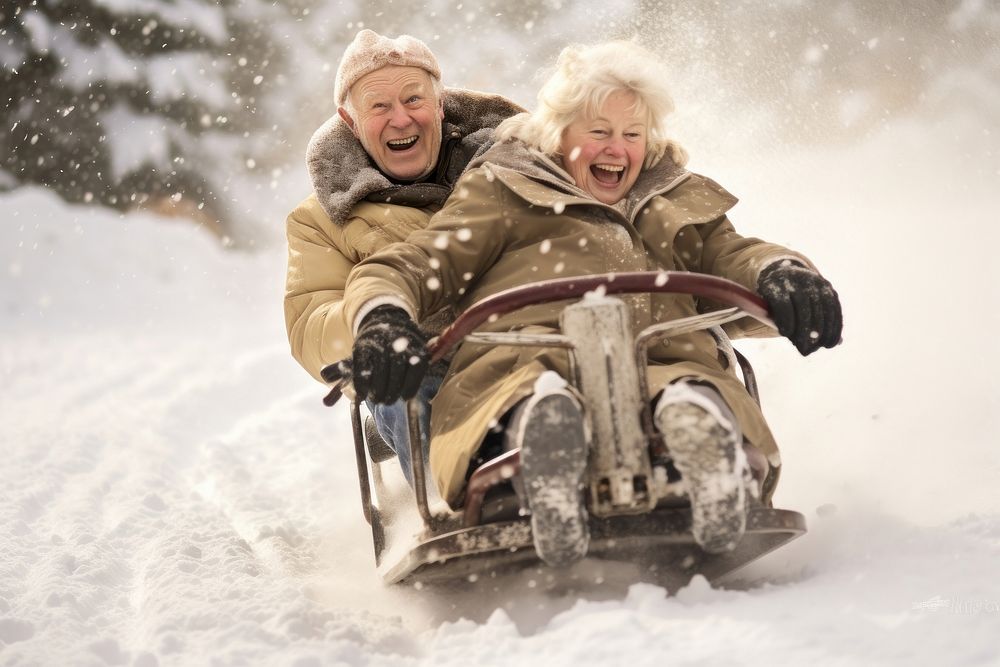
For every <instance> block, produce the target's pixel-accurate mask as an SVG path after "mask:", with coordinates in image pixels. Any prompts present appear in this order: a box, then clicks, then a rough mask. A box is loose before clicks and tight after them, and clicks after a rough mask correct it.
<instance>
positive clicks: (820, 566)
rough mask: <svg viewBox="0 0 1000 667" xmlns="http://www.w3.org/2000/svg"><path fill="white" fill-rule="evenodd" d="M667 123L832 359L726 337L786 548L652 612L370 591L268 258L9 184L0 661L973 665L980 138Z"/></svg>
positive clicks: (980, 607) (357, 527)
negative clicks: (787, 286) (764, 251)
mask: <svg viewBox="0 0 1000 667" xmlns="http://www.w3.org/2000/svg"><path fill="white" fill-rule="evenodd" d="M966 6H967V7H973V8H974V7H975V3H967V5H966ZM970 11H971V10H970ZM864 37H865V38H866V39H867V35H865V36H864ZM880 48H881V47H880ZM983 94H984V95H985V94H986V92H985V89H984V93H983ZM684 108H685V107H683V106H682V107H681V109H684ZM694 111H695V109H690V110H689V111H688V112H686V113H687V115H686V116H685V118H686V120H685V122H686V123H688V125H687V128H688V129H689V131H688V132H687V133H686V134H685V138H686V140H685V141H684V143H685V146H686V147H687V148H688V149H689V150H690V152H691V154H692V155H693V156H694V159H693V162H692V165H691V166H692V168H694V169H695V170H697V171H700V172H703V173H706V174H708V175H710V176H712V177H713V178H715V179H717V180H718V181H719V182H720V183H722V184H723V185H724V186H725V187H727V188H729V189H731V190H732V191H733V192H734V193H736V194H737V195H738V196H740V198H741V202H740V204H739V205H738V206H737V208H736V209H734V211H733V213H732V217H733V220H734V222H735V224H736V226H737V229H739V230H740V231H743V232H745V233H748V234H753V235H758V236H761V237H763V238H768V239H773V240H775V241H778V242H781V243H785V244H787V245H789V246H791V247H793V248H795V249H800V250H802V251H804V252H806V253H807V254H808V255H809V256H810V258H811V259H813V260H814V261H815V262H816V264H817V265H818V266H819V267H820V268H821V269H822V270H823V272H824V274H825V275H826V276H827V277H828V278H829V279H830V280H831V281H832V282H833V284H834V285H835V287H836V288H837V289H838V291H839V292H840V295H841V297H842V299H843V302H844V306H845V323H846V325H845V326H846V328H845V333H844V344H843V345H842V346H841V347H840V348H838V349H836V350H833V351H829V350H823V351H820V352H818V353H817V354H815V355H812V356H810V357H808V358H805V359H803V358H801V357H800V356H798V354H797V353H796V352H795V351H794V349H793V348H792V346H791V345H790V344H788V343H787V342H785V341H767V342H753V343H751V344H747V343H744V344H741V348H742V349H743V350H744V351H746V352H747V353H748V354H749V355H750V357H751V359H752V360H753V361H754V363H755V368H756V370H757V375H758V380H759V382H760V385H761V393H762V398H763V401H764V408H765V413H766V414H767V415H768V417H769V421H770V423H771V426H772V428H773V429H774V431H775V434H776V436H777V439H778V442H779V443H781V445H782V459H783V461H784V469H783V474H782V481H781V485H780V486H779V489H778V492H777V495H776V501H777V503H778V505H779V506H781V507H787V508H792V509H797V510H799V511H801V512H803V513H804V514H805V515H806V517H807V521H808V522H809V528H810V532H809V533H808V534H807V535H806V536H805V537H803V538H802V539H800V540H798V541H796V542H794V543H792V544H790V545H789V546H788V547H787V548H785V549H783V550H781V551H779V552H777V553H775V554H772V555H771V556H769V557H767V558H765V559H764V560H762V561H760V562H759V563H757V564H754V565H752V566H751V567H749V568H748V569H747V570H746V571H745V572H744V573H742V575H741V576H740V577H738V578H737V579H736V580H735V581H733V582H732V583H731V584H730V585H729V586H728V587H727V588H715V589H713V588H711V587H710V586H709V585H708V584H707V582H705V581H704V580H695V581H693V582H692V583H691V584H690V585H689V586H688V587H686V588H685V589H683V590H681V591H680V592H679V593H678V594H677V595H675V596H667V594H666V592H665V591H664V590H663V589H661V588H657V587H654V586H649V585H645V584H635V585H631V586H628V585H626V586H624V587H623V588H622V589H621V590H617V589H613V587H611V586H604V585H596V584H595V587H594V590H592V591H587V592H586V594H582V595H560V594H559V593H558V592H554V593H546V592H545V591H544V590H543V589H544V581H543V580H541V579H539V578H537V577H536V575H534V574H533V573H527V574H526V575H525V576H524V577H523V578H520V579H516V580H513V581H498V580H495V579H493V578H492V577H490V576H489V573H483V575H482V576H480V577H479V579H478V580H477V581H476V582H464V583H463V584H461V585H460V586H458V587H457V588H456V590H453V591H438V590H428V589H424V590H415V589H411V588H393V589H387V588H384V587H383V586H382V585H381V584H380V583H379V581H378V579H377V576H376V573H375V567H374V562H373V559H372V556H371V545H370V537H369V535H370V534H369V532H368V529H367V525H366V524H365V522H364V519H363V518H362V516H361V511H360V500H359V497H358V489H357V481H356V478H355V464H354V454H353V450H352V443H351V427H350V422H349V419H348V416H347V414H346V411H345V409H344V408H343V406H341V407H339V408H338V409H335V410H329V409H326V408H324V407H323V406H322V405H321V403H320V400H321V398H322V395H323V393H324V392H323V388H322V387H321V386H320V385H318V384H316V383H315V382H313V381H312V380H311V379H310V378H309V377H308V376H307V375H306V374H305V372H304V371H302V370H301V369H300V368H299V367H298V366H297V365H296V364H295V363H294V362H293V361H292V360H291V357H290V356H289V354H288V350H287V342H286V339H285V333H284V329H283V321H282V311H281V297H282V283H283V279H284V261H285V259H284V254H283V252H284V251H283V248H281V247H280V244H265V243H261V244H260V247H261V249H260V250H259V252H256V253H238V252H232V251H226V250H223V249H222V248H220V247H219V244H218V243H217V242H216V241H215V240H213V239H212V238H211V237H209V236H208V235H207V234H205V233H203V232H202V231H200V230H196V229H194V228H193V227H192V226H190V225H187V224H185V223H180V222H176V221H172V220H166V219H161V218H157V217H155V216H152V215H149V214H138V213H133V214H130V215H128V216H125V217H120V216H119V215H118V214H116V213H113V212H108V211H103V210H97V209H91V208H86V207H75V206H69V205H67V204H65V203H62V202H61V201H60V200H58V199H57V198H56V197H55V196H54V195H52V194H51V193H49V192H47V191H45V190H42V189H37V188H22V189H19V190H17V191H14V192H10V193H5V194H2V195H0V211H3V213H2V214H0V215H2V220H3V224H2V225H0V380H2V381H0V443H2V452H3V456H2V458H0V483H2V484H0V498H2V502H0V664H4V665H7V664H10V665H20V664H27V665H35V664H45V665H58V664H74V665H105V664H131V665H142V666H148V665H188V664H220V665H231V664H288V665H298V666H302V667H304V666H307V665H327V664H347V665H424V664H427V665H430V664H433V665H453V664H454V665H459V664H461V665H466V664H480V665H523V664H529V665H531V664H546V665H550V666H551V667H560V666H562V665H573V666H574V667H577V666H579V665H597V664H621V663H628V664H631V665H636V666H643V665H662V664H664V663H665V662H667V661H670V662H676V663H683V664H700V663H710V664H711V663H737V664H747V665H757V664H760V665H773V664H813V663H817V664H818V663H822V664H878V665H897V664H898V665H910V664H914V663H918V664H949V665H979V664H996V662H997V660H998V656H1000V642H998V641H997V639H996V637H997V635H998V632H997V629H998V624H1000V580H998V578H997V573H998V566H997V563H998V562H1000V494H998V493H997V491H996V482H997V479H1000V448H998V446H997V442H998V440H1000V438H998V436H1000V386H998V380H997V378H998V371H1000V365H998V362H997V357H996V353H995V352H994V350H993V348H992V345H991V338H990V336H991V333H992V332H994V331H997V330H998V328H1000V316H998V314H997V311H996V308H995V304H997V303H1000V293H998V291H1000V286H998V285H1000V283H998V281H997V280H995V278H994V277H993V276H992V275H991V274H990V273H989V268H988V267H992V266H994V265H995V262H994V255H995V252H996V250H995V249H996V248H997V247H998V242H1000V230H998V228H997V226H996V224H995V220H996V212H995V211H996V209H995V207H996V205H997V203H998V202H997V195H996V192H997V177H998V174H1000V162H998V156H1000V151H998V150H997V149H996V141H997V132H996V128H995V121H993V125H991V126H987V125H984V123H983V122H982V121H981V119H980V118H978V117H976V116H974V115H972V112H969V115H966V113H965V112H963V111H962V110H961V109H957V108H956V109H952V110H950V111H949V113H948V114H947V115H936V116H931V117H918V118H915V119H912V120H909V121H905V120H895V121H894V122H893V123H891V124H889V125H885V126H881V127H878V128H875V129H872V130H870V131H868V132H867V133H866V134H865V135H864V137H863V138H861V139H859V140H858V141H856V142H854V143H851V144H847V145H833V144H829V145H822V146H820V147H818V148H817V147H816V146H815V145H807V146H798V147H797V146H794V145H793V146H787V145H781V146H775V145H768V146H766V147H762V146H761V145H760V144H759V143H758V139H756V138H753V137H746V138H744V139H743V140H740V139H739V138H738V135H739V130H740V129H741V128H743V127H744V126H742V125H740V123H738V122H735V121H734V122H733V123H732V124H731V125H727V126H726V128H725V132H720V133H719V134H716V135H712V134H711V133H709V132H707V131H706V132H705V133H704V134H699V133H698V132H697V131H695V130H693V129H692V128H694V127H695V126H694V125H693V122H694V121H693V119H694V118H695V116H694V115H693V114H694ZM698 111H700V112H702V113H703V112H704V111H705V108H704V107H702V108H701V109H700V110H698ZM723 145H724V146H725V150H722V149H717V148H718V147H720V146H723ZM275 194H276V193H274V192H268V193H267V194H266V195H264V197H265V198H270V199H269V200H268V202H267V206H266V207H265V209H266V210H268V211H270V210H272V209H274V208H278V209H280V208H281V207H282V205H287V207H289V208H290V207H291V206H292V205H294V203H295V201H297V200H298V198H299V194H295V193H290V192H285V191H281V194H280V197H275V196H274V195H275ZM302 194H304V193H302ZM279 199H284V200H287V201H284V202H282V201H275V200H279ZM273 220H274V222H273V226H274V227H275V228H276V230H275V234H276V235H277V234H280V224H281V220H282V217H281V216H280V215H278V214H275V215H274V216H273ZM397 481H398V480H397ZM397 486H398V485H397ZM396 548H397V549H398V545H397V547H396ZM496 589H499V590H496Z"/></svg>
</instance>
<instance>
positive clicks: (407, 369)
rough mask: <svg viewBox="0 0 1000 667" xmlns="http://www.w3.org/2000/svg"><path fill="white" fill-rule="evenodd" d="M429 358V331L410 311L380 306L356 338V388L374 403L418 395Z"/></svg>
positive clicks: (353, 365)
mask: <svg viewBox="0 0 1000 667" xmlns="http://www.w3.org/2000/svg"><path fill="white" fill-rule="evenodd" d="M429 359H430V354H429V353H428V351H427V335H426V334H424V333H423V332H422V331H421V330H420V329H418V328H417V325H416V323H415V322H414V321H413V320H412V319H411V318H410V316H409V315H408V314H407V313H406V311H405V310H403V309H402V308H399V307H397V306H390V305H382V306H378V307H377V308H374V309H372V311H371V312H370V313H368V314H367V315H365V318H364V319H363V320H361V326H359V327H358V335H357V337H355V339H354V351H353V355H352V357H351V373H352V375H353V379H354V392H355V393H356V394H357V396H358V398H359V399H364V398H369V399H371V401H372V402H374V403H395V402H396V401H398V400H399V399H400V398H403V399H406V400H409V399H411V398H413V397H414V396H416V395H417V390H418V389H419V388H420V382H421V380H423V379H424V375H425V374H426V373H427V364H428V360H429Z"/></svg>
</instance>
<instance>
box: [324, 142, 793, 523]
mask: <svg viewBox="0 0 1000 667" xmlns="http://www.w3.org/2000/svg"><path fill="white" fill-rule="evenodd" d="M473 167H475V168H473ZM736 201H737V200H736V198H735V197H733V196H732V195H730V194H729V193H728V192H726V191H725V190H724V189H723V188H722V187H720V186H719V185H718V184H716V183H715V182H714V181H711V180H709V179H708V178H705V177H703V176H699V175H697V174H693V173H690V172H687V171H685V170H683V169H681V168H679V167H677V166H676V165H674V164H673V163H672V162H671V161H670V160H669V158H666V157H665V158H664V159H663V160H661V161H660V163H659V164H658V165H656V166H655V167H653V168H650V169H648V170H644V171H643V172H642V173H641V174H640V176H639V179H638V180H637V182H636V184H635V185H634V186H633V188H632V190H631V191H630V193H629V195H628V196H627V197H626V199H624V200H623V201H622V202H619V205H618V206H614V207H613V206H607V205H604V204H601V203H599V202H597V201H596V200H595V199H593V198H591V197H590V196H589V195H588V194H587V193H585V192H584V191H582V190H580V189H579V188H577V187H576V186H575V185H573V183H572V179H571V177H570V176H569V174H567V173H566V172H565V171H563V170H562V169H561V168H560V167H559V166H558V165H557V164H556V163H554V162H553V161H552V160H550V159H549V158H547V157H546V156H544V155H542V154H540V153H538V152H537V151H533V150H530V149H528V148H527V147H526V146H525V145H524V144H523V143H521V142H519V141H516V140H513V141H508V142H505V143H503V144H498V145H495V146H493V148H492V149H490V151H488V152H487V153H486V154H485V155H484V156H483V157H482V158H481V159H480V160H478V161H476V162H474V163H473V164H472V165H470V171H468V172H467V173H466V174H465V175H464V176H463V177H462V179H461V180H460V181H459V183H458V184H457V185H456V188H455V192H454V194H453V195H452V197H451V198H449V200H448V202H447V203H446V204H445V206H444V208H443V209H442V210H441V211H440V212H438V213H437V214H436V215H435V216H434V218H433V219H432V220H431V224H430V225H429V226H428V227H427V229H424V230H420V231H417V232H415V233H413V234H412V235H411V236H410V237H409V238H408V239H407V242H406V243H403V244H396V245H392V246H390V247H388V248H386V249H385V250H384V251H382V252H380V253H378V254H377V255H374V256H372V257H371V258H369V259H368V260H366V261H364V262H362V263H361V264H359V265H358V266H357V267H355V269H354V270H353V271H352V272H351V276H350V278H349V280H348V285H347V292H346V295H345V300H344V304H345V307H344V315H345V317H346V320H345V324H343V325H341V326H347V324H346V323H348V322H350V323H353V322H354V321H355V320H356V318H358V316H359V314H360V315H361V316H363V315H364V313H365V312H366V310H367V307H366V304H369V306H370V304H371V302H373V301H374V300H376V299H378V300H380V301H383V302H384V301H385V300H386V299H387V298H389V299H391V300H393V301H394V302H395V303H398V304H399V305H400V306H402V307H404V308H407V309H409V310H410V312H411V313H413V314H414V315H415V316H416V317H418V318H419V317H421V316H422V315H423V314H424V313H427V312H433V311H435V310H438V309H439V308H441V307H442V306H443V305H445V304H456V305H457V306H458V309H459V310H464V309H465V308H467V307H468V306H470V305H471V304H473V303H475V302H477V301H479V300H481V299H483V298H485V297H487V296H489V295H491V294H495V293H497V292H499V291H501V290H504V289H507V288H509V287H514V286H517V285H523V284H525V283H528V282H532V281H537V280H544V279H547V278H557V277H566V276H572V275H584V274H600V273H609V272H616V271H648V270H659V269H663V270H681V271H698V272H703V273H709V274H713V275H718V276H723V277H725V278H729V279H731V280H734V281H736V282H738V283H740V284H742V285H744V286H745V287H748V288H751V289H755V288H756V283H757V277H758V275H759V274H760V271H761V270H762V269H763V268H764V267H766V266H767V265H769V264H771V263H773V262H775V261H778V260H780V259H783V258H793V259H796V260H798V261H800V262H803V263H804V264H806V265H808V266H812V265H811V263H810V262H809V261H808V260H807V259H806V258H805V257H803V256H802V255H799V254H797V253H793V252H791V251H790V250H788V249H786V248H783V247H781V246H778V245H774V244H770V243H765V242H763V241H760V240H758V239H753V238H744V237H742V236H740V235H739V234H737V233H736V232H735V231H734V229H733V226H732V224H731V223H730V221H729V219H728V218H727V217H726V212H727V211H728V210H729V209H730V208H732V206H733V205H734V204H735V203H736ZM625 300H626V303H628V305H629V306H630V310H631V313H632V317H633V322H632V324H633V331H634V332H638V331H639V330H640V329H641V328H644V327H646V326H648V325H650V324H652V323H653V322H658V321H664V320H669V319H675V318H678V317H685V316H689V315H694V314H696V313H697V312H698V309H699V307H703V308H704V307H706V305H707V304H699V303H697V302H696V300H695V299H694V298H692V297H688V296H682V295H670V294H655V295H634V296H629V297H625ZM565 305H567V304H566V302H563V303H556V304H542V305H538V306H533V307H530V308H527V309H524V310H521V311H518V312H515V313H512V314H510V315H506V316H503V317H500V318H499V319H497V320H496V321H495V322H493V323H491V324H488V325H484V326H483V327H482V328H481V330H484V331H512V330H529V331H538V332H552V331H554V330H556V328H557V327H558V317H559V312H560V310H561V308H562V307H564V306H565ZM738 329H739V328H738V327H737V328H736V329H734V330H737V332H738V333H743V334H764V335H773V334H774V332H773V330H770V329H767V328H766V327H761V326H749V327H745V328H744V329H743V330H742V331H738ZM650 358H651V364H650V366H649V369H648V379H649V391H650V395H651V396H655V394H656V393H657V392H658V391H659V390H660V389H661V388H663V387H664V386H665V385H667V384H668V383H670V382H671V381H674V380H676V379H678V378H681V377H688V376H690V377H696V378H700V379H703V380H706V381H709V382H711V383H712V384H713V385H714V386H715V387H716V388H718V390H719V391H720V392H721V394H722V395H723V397H724V398H725V400H726V401H727V403H728V404H729V406H730V407H731V408H732V410H733V412H734V413H735V414H736V416H737V418H738V420H739V422H740V424H741V425H742V428H743V431H744V435H745V437H746V438H747V439H748V440H750V441H751V442H752V443H753V444H755V445H756V446H757V447H759V448H760V449H761V450H762V451H763V452H764V454H765V455H767V456H768V458H769V460H770V461H771V463H772V464H773V465H778V464H779V458H778V450H777V446H776V444H775V442H774V438H773V436H772V435H771V432H770V430H769V429H768V427H767V424H766V423H765V421H764V418H763V416H762V415H761V413H760V410H759V409H758V407H757V405H756V404H755V403H754V401H753V400H752V399H751V397H750V396H749V394H748V393H747V392H746V390H745V388H744V387H743V385H742V383H740V381H739V380H738V379H737V376H736V375H735V370H734V369H731V368H726V362H725V361H724V360H720V358H719V354H718V353H717V350H716V344H715V341H714V339H713V338H712V336H711V335H710V334H709V333H707V332H704V331H702V332H695V333H692V334H689V335H686V336H682V337H677V338H673V339H671V340H670V341H669V342H666V343H664V344H660V345H657V346H655V347H652V348H651V349H650ZM546 370H555V371H556V372H558V373H560V374H561V375H563V377H567V371H568V364H567V360H566V356H565V353H564V352H562V351H559V350H538V349H536V348H512V347H489V348H484V347H482V346H478V345H474V344H466V345H463V346H462V347H460V348H459V350H458V352H457V354H456V356H455V358H454V359H453V361H452V363H451V366H450V368H449V371H448V375H447V377H446V378H445V381H444V384H443V385H442V387H441V390H440V392H439V393H438V395H437V397H436V398H435V399H434V402H433V403H432V411H431V437H432V440H431V446H430V447H431V448H430V465H431V471H432V474H433V477H434V479H435V481H436V482H437V485H438V488H439V490H440V492H441V495H442V497H443V498H445V500H447V501H448V502H449V503H450V504H451V505H452V506H457V505H458V504H460V503H461V501H462V492H463V489H464V485H465V480H466V474H467V469H468V466H469V461H470V459H471V457H472V456H473V454H474V453H475V452H476V450H477V449H478V447H479V446H480V444H481V442H482V439H483V437H484V435H485V434H486V432H487V429H488V428H489V426H490V425H491V424H495V423H496V420H497V419H499V418H500V417H501V416H502V415H503V414H504V413H505V412H506V411H507V410H509V409H510V408H511V407H512V406H513V405H514V404H515V403H517V401H519V400H520V399H522V398H524V397H525V396H527V395H529V394H530V393H531V391H532V387H533V385H534V383H535V380H536V379H537V378H538V376H539V375H541V373H542V372H544V371H546Z"/></svg>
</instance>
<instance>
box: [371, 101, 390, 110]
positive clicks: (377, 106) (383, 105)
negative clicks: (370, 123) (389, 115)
mask: <svg viewBox="0 0 1000 667" xmlns="http://www.w3.org/2000/svg"><path fill="white" fill-rule="evenodd" d="M388 108H389V105H388V104H386V103H385V102H376V103H375V104H373V105H372V109H388Z"/></svg>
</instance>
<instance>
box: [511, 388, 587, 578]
mask: <svg viewBox="0 0 1000 667" xmlns="http://www.w3.org/2000/svg"><path fill="white" fill-rule="evenodd" d="M529 400H535V399H529ZM582 417H583V415H582V413H581V411H580V408H579V407H578V405H577V403H576V402H575V401H574V400H573V399H572V398H570V397H569V396H567V395H563V394H551V395H547V396H543V397H541V398H540V399H538V400H537V402H536V403H535V404H534V405H529V407H528V411H527V414H525V420H524V422H523V423H524V426H523V431H522V433H520V434H518V435H519V441H520V442H521V476H522V481H523V483H524V491H525V495H526V496H527V500H528V507H529V509H530V510H531V532H532V537H533V540H534V543H535V551H537V552H538V556H539V558H541V559H542V560H543V561H545V562H546V563H548V564H549V565H554V566H565V565H569V564H570V563H573V562H575V561H577V560H579V559H581V558H583V557H584V556H585V555H586V554H587V547H588V545H589V543H590V527H589V525H588V521H587V511H586V509H585V508H584V505H583V499H582V492H583V488H584V473H585V472H586V469H587V442H586V439H585V438H586V436H585V433H584V427H583V419H582ZM556 445H558V446H556Z"/></svg>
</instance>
